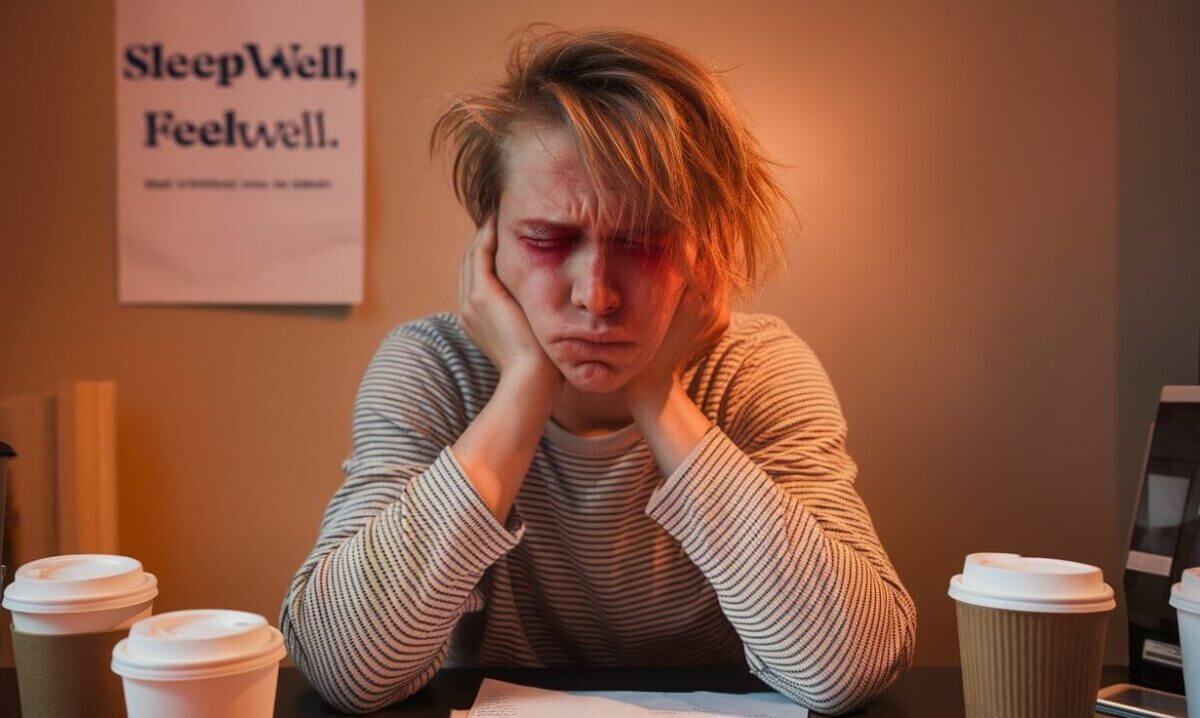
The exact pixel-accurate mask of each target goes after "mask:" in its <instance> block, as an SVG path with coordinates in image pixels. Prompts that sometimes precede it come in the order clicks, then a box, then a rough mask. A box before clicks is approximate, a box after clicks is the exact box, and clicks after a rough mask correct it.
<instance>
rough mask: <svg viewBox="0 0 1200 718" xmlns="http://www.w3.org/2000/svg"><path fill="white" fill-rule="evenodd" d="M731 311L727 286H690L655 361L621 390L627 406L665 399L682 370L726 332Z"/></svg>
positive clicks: (686, 289) (682, 295)
mask: <svg viewBox="0 0 1200 718" xmlns="http://www.w3.org/2000/svg"><path fill="white" fill-rule="evenodd" d="M709 284H711V283H709ZM730 311H731V310H730V300H729V288H728V286H725V285H721V286H719V287H717V288H715V289H712V290H704V289H701V288H699V287H697V286H695V285H694V284H692V283H691V282H689V283H687V284H686V285H685V286H684V290H683V293H682V294H681V295H680V297H679V302H678V304H677V305H676V308H675V313H674V316H673V317H672V319H671V324H670V326H668V327H667V333H666V334H665V335H664V336H663V340H662V343H661V344H659V347H658V351H657V352H656V353H655V355H654V358H653V359H651V360H650V363H649V364H647V365H646V367H645V368H644V369H642V371H640V372H639V373H638V375H637V376H635V377H634V378H633V379H631V380H630V381H629V382H628V383H627V384H626V385H625V386H624V387H623V388H622V390H621V391H622V395H623V397H624V399H625V404H626V407H627V408H629V409H630V410H631V411H632V407H634V406H635V405H636V404H637V403H638V402H645V401H655V400H657V399H662V398H664V397H665V396H666V393H667V392H668V391H669V390H670V388H671V383H672V382H673V381H675V379H676V378H677V377H678V376H679V375H680V374H682V372H683V370H684V369H685V368H687V367H688V366H690V365H691V363H692V362H694V361H695V360H697V359H699V358H700V356H702V355H703V354H704V353H705V352H707V351H709V350H710V349H711V348H712V347H713V346H714V345H715V344H716V342H717V341H718V340H719V339H720V338H721V336H722V335H723V334H724V333H725V330H726V329H727V328H728V327H729V315H730Z"/></svg>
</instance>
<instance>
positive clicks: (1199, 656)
mask: <svg viewBox="0 0 1200 718" xmlns="http://www.w3.org/2000/svg"><path fill="white" fill-rule="evenodd" d="M1180 579H1181V580H1180V581H1179V583H1177V584H1175V585H1174V586H1172V587H1171V600H1170V604H1171V605H1172V606H1174V607H1175V613H1176V615H1177V617H1178V619H1179V647H1180V648H1181V649H1182V651H1183V691H1184V693H1185V694H1187V695H1189V696H1192V697H1193V698H1194V697H1195V696H1197V695H1200V566H1198V567H1196V568H1189V569H1187V570H1186V571H1184V572H1183V575H1182V576H1180ZM1187 712H1188V718H1200V700H1189V701H1188V702H1187Z"/></svg>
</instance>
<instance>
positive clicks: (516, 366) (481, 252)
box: [458, 212, 566, 390]
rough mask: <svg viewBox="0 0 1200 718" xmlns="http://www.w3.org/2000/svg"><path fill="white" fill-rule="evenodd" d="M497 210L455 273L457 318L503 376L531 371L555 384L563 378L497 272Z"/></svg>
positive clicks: (485, 224) (467, 251)
mask: <svg viewBox="0 0 1200 718" xmlns="http://www.w3.org/2000/svg"><path fill="white" fill-rule="evenodd" d="M497 243H498V239H497V231H496V213H495V212H492V213H491V214H489V215H488V216H487V217H486V218H485V219H484V221H483V224H482V225H480V227H479V230H478V231H477V232H476V233H475V239H474V240H472V242H471V244H470V246H468V247H467V250H466V253H465V254H464V255H463V260H462V266H461V268H460V271H459V276H458V306H459V310H458V321H459V324H461V325H462V327H463V329H464V330H465V331H466V333H467V336H469V337H470V338H471V341H473V342H475V345H476V346H478V347H479V348H480V350H481V351H483V353H484V354H485V355H487V357H488V359H490V360H491V361H492V363H493V364H495V365H496V368H497V369H499V370H500V375H501V376H504V375H505V374H507V373H511V372H517V371H519V372H526V371H529V372H533V373H534V374H535V375H536V376H537V377H539V378H541V379H542V380H544V381H546V382H548V383H550V384H551V385H553V386H554V388H555V389H556V390H558V389H561V388H562V384H563V383H564V382H565V381H566V380H565V378H564V377H563V375H562V372H560V371H559V370H558V367H557V366H555V364H554V362H553V361H551V359H550V357H549V356H548V355H547V354H546V352H545V350H544V349H542V345H541V344H540V343H539V342H538V340H537V337H536V336H534V333H533V328H532V327H531V326H530V325H529V319H528V317H526V316H525V310H523V309H522V308H521V305H520V304H518V303H517V300H515V299H513V296H512V294H510V293H509V291H508V289H507V288H506V287H505V286H504V284H503V283H502V282H501V281H500V279H499V277H497V276H496V269H495V263H496V247H497Z"/></svg>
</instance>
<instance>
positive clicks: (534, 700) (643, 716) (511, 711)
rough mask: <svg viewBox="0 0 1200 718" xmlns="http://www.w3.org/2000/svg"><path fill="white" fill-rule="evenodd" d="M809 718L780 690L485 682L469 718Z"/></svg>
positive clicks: (801, 707)
mask: <svg viewBox="0 0 1200 718" xmlns="http://www.w3.org/2000/svg"><path fill="white" fill-rule="evenodd" d="M564 715H569V716H571V717H572V718H723V717H726V716H728V717H730V718H732V717H734V716H749V717H751V718H808V709H807V708H805V707H804V706H801V705H798V704H796V703H794V702H792V701H791V700H789V699H788V698H786V697H785V696H783V695H782V694H780V693H777V692H775V691H762V692H758V693H714V692H711V691H695V692H692V693H661V692H656V691H552V690H546V689H544V688H534V687H532V686H523V685H520V684H517V683H508V682H506V681H497V680H494V679H492V678H484V679H483V684H482V685H480V686H479V693H478V694H476V696H475V705H474V706H472V708H471V711H470V713H468V714H467V717H468V718H561V716H564Z"/></svg>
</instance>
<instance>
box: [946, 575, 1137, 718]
mask: <svg viewBox="0 0 1200 718" xmlns="http://www.w3.org/2000/svg"><path fill="white" fill-rule="evenodd" d="M950 595H951V596H953V597H954V599H955V601H956V610H957V616H958V645H959V654H960V656H961V657H962V676H963V699H964V702H965V707H966V716H967V718H1076V717H1078V718H1092V716H1093V715H1094V713H1095V706H1096V692H1097V691H1098V690H1099V688H1100V668H1101V664H1102V662H1103V659H1104V637H1105V631H1106V629H1107V626H1108V618H1109V615H1111V613H1112V609H1113V608H1115V607H1116V602H1115V600H1114V599H1113V593H1112V588H1111V587H1109V586H1108V585H1107V584H1105V583H1104V581H1103V577H1102V575H1101V574H1100V569H1098V568H1096V567H1094V566H1089V565H1087V564H1081V563H1075V562H1072V561H1061V560H1057V559H1042V558H1026V557H1023V556H1019V555H1017V554H971V555H969V556H967V561H966V563H965V565H964V570H963V573H962V574H960V575H958V576H955V577H954V579H952V580H951V587H950Z"/></svg>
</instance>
